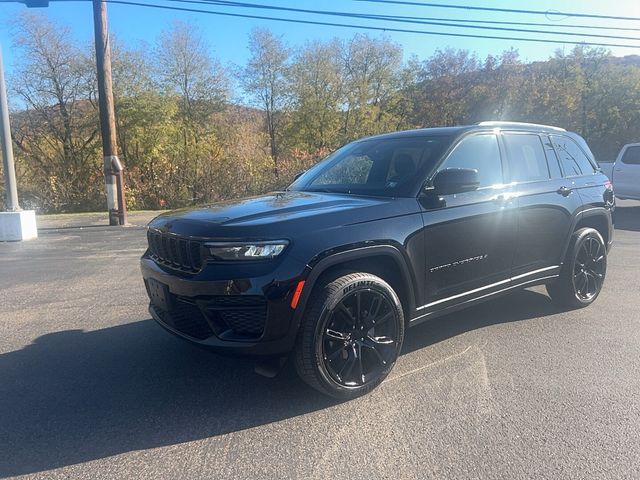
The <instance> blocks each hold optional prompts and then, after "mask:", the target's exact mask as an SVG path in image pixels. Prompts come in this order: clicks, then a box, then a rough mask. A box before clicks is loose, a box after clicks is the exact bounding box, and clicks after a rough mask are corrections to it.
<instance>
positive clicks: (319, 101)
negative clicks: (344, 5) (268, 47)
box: [287, 40, 344, 152]
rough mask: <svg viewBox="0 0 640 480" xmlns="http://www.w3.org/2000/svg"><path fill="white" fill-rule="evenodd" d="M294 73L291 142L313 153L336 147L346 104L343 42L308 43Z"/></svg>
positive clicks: (300, 52) (302, 50) (292, 78)
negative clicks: (344, 103)
mask: <svg viewBox="0 0 640 480" xmlns="http://www.w3.org/2000/svg"><path fill="white" fill-rule="evenodd" d="M290 72H291V92H292V102H291V107H292V114H291V122H290V125H289V127H290V128H289V129H288V135H287V136H288V138H289V139H290V143H291V144H292V146H294V147H295V148H299V149H303V150H306V151H311V152H315V151H321V150H323V149H325V148H335V146H336V145H337V144H339V143H340V141H341V139H340V126H341V121H342V111H341V107H342V105H343V101H344V82H343V70H342V60H341V58H340V42H339V41H338V40H331V41H329V42H326V43H322V42H319V41H315V42H311V43H308V44H307V45H306V46H305V47H304V48H302V49H301V50H300V51H299V52H298V53H297V54H296V56H295V58H294V60H293V64H292V67H291V70H290Z"/></svg>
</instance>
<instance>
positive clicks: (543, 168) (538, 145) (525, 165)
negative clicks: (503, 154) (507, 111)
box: [503, 133, 550, 182]
mask: <svg viewBox="0 0 640 480" xmlns="http://www.w3.org/2000/svg"><path fill="white" fill-rule="evenodd" d="M503 138H504V144H505V147H506V149H507V156H508V158H509V172H510V175H511V181H512V182H535V181H537V180H548V179H549V178H550V177H549V167H548V166H547V159H546V157H545V154H544V149H543V147H542V142H541V141H540V137H539V136H538V135H531V134H519V133H505V134H504V135H503Z"/></svg>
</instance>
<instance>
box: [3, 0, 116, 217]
mask: <svg viewBox="0 0 640 480" xmlns="http://www.w3.org/2000/svg"><path fill="white" fill-rule="evenodd" d="M14 27H15V33H14V36H13V45H14V48H16V49H18V50H19V51H20V52H21V53H22V57H21V58H22V59H23V61H22V62H21V63H20V65H19V66H18V68H17V71H16V72H15V74H14V75H13V76H12V78H11V84H12V87H13V88H12V90H13V91H14V92H15V94H16V95H17V97H18V98H19V99H20V102H22V103H23V104H24V105H25V107H26V108H25V110H24V111H23V112H22V113H21V115H19V116H18V117H17V120H16V122H15V128H14V141H15V143H16V145H17V147H18V148H17V150H18V161H19V162H23V163H28V164H29V169H28V170H27V171H26V173H25V175H27V176H28V178H27V182H29V185H28V186H27V188H26V193H27V194H28V195H30V196H32V199H31V200H30V202H29V203H31V202H35V203H36V204H38V206H39V207H40V208H43V209H52V210H78V209H80V210H86V209H95V208H97V207H98V206H101V205H102V203H103V201H104V199H103V197H102V186H103V184H102V182H101V181H100V180H101V178H102V172H101V168H100V165H101V161H100V158H99V156H98V155H97V151H98V147H99V145H98V140H99V131H98V121H97V111H96V107H95V103H94V100H95V93H94V89H93V87H94V83H95V82H94V70H93V62H92V61H91V57H90V56H88V55H87V54H86V52H85V51H83V50H82V49H80V48H79V47H77V46H76V43H75V42H74V41H73V40H72V39H71V38H70V33H69V30H68V29H67V28H65V27H63V26H60V25H57V24H54V23H52V22H50V21H48V20H47V19H46V18H45V17H44V16H42V15H39V14H33V13H30V12H28V13H24V14H22V15H19V16H18V17H17V18H16V20H15V22H14ZM23 191H25V190H23Z"/></svg>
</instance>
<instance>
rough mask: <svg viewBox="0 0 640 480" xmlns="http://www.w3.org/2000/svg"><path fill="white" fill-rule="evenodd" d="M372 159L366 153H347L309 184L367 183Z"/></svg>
mask: <svg viewBox="0 0 640 480" xmlns="http://www.w3.org/2000/svg"><path fill="white" fill-rule="evenodd" d="M372 165H373V160H371V159H370V158H369V157H368V156H367V155H348V156H347V157H346V158H345V159H344V161H342V162H340V163H336V164H335V165H332V166H331V168H328V169H327V170H326V171H325V172H323V173H322V174H321V175H318V177H317V178H316V179H315V180H314V181H313V182H311V185H343V184H345V183H348V184H352V185H359V184H360V185H361V184H363V183H367V178H368V177H369V172H370V171H371V166H372Z"/></svg>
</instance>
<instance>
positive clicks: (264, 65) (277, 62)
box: [239, 28, 291, 178]
mask: <svg viewBox="0 0 640 480" xmlns="http://www.w3.org/2000/svg"><path fill="white" fill-rule="evenodd" d="M249 52H250V57H249V61H248V62H247V65H246V67H245V68H244V69H242V70H241V71H240V75H239V80H240V84H241V85H242V88H243V89H244V90H245V92H246V93H247V94H248V95H249V96H250V97H251V98H252V99H253V101H254V103H255V104H256V105H257V106H258V107H260V108H261V109H262V110H263V111H264V113H265V117H266V123H267V134H268V135H269V147H270V150H271V158H272V160H273V172H274V175H275V177H276V178H278V176H279V169H278V160H279V157H280V137H281V135H282V128H283V124H284V116H285V111H286V109H287V107H288V103H289V100H290V83H289V76H288V75H289V58H290V56H291V51H290V50H289V48H288V47H287V46H286V45H285V44H284V42H283V41H282V39H281V38H280V37H277V36H275V35H274V34H273V33H272V32H271V31H269V30H265V29H261V28H256V29H254V30H252V31H251V34H250V35H249Z"/></svg>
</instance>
